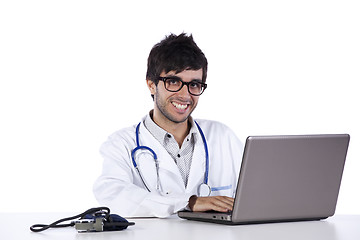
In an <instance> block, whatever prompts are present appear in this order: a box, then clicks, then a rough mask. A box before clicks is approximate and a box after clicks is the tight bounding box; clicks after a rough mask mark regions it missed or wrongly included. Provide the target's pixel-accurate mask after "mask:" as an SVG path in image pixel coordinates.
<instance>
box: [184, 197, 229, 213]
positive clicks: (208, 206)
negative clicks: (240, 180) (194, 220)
mask: <svg viewBox="0 0 360 240" xmlns="http://www.w3.org/2000/svg"><path fill="white" fill-rule="evenodd" d="M233 206H234V198H231V197H226V196H211V197H197V196H195V195H194V196H192V197H190V199H189V208H190V209H191V211H193V212H204V211H209V210H214V211H218V212H229V211H232V209H233Z"/></svg>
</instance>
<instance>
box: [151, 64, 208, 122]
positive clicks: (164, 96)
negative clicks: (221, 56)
mask: <svg viewBox="0 0 360 240" xmlns="http://www.w3.org/2000/svg"><path fill="white" fill-rule="evenodd" d="M202 75H203V71H202V69H199V70H184V71H182V72H179V73H176V72H175V71H170V72H168V73H165V72H164V71H163V72H162V73H161V74H160V77H178V78H180V79H181V80H182V81H183V82H191V81H201V79H202ZM147 83H148V87H149V89H150V92H151V94H153V95H154V116H153V118H154V121H155V122H156V123H157V124H158V125H160V126H162V125H163V126H164V124H169V123H170V124H174V123H175V124H178V123H185V122H186V120H187V119H188V118H189V116H190V115H191V113H192V112H193V111H194V109H195V108H196V105H197V103H198V100H199V96H193V95H191V94H190V93H189V91H188V87H187V86H185V85H184V86H183V87H182V88H181V89H180V91H178V92H170V91H168V90H166V89H165V85H164V84H165V83H164V82H163V81H159V83H158V84H157V86H156V85H155V83H154V82H153V81H151V80H147Z"/></svg>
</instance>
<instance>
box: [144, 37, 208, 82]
mask: <svg viewBox="0 0 360 240" xmlns="http://www.w3.org/2000/svg"><path fill="white" fill-rule="evenodd" d="M207 65H208V63H207V59H206V57H205V55H204V53H203V52H202V51H201V49H200V48H199V47H198V46H197V45H196V43H195V42H194V39H193V37H192V35H190V36H187V35H186V34H185V33H182V34H180V35H178V36H177V35H175V34H170V35H169V36H166V37H165V39H163V40H162V41H161V42H159V43H158V44H156V45H155V46H154V47H153V48H152V49H151V51H150V54H149V57H148V64H147V72H146V79H148V80H151V81H153V82H154V83H155V84H156V85H157V84H158V82H159V80H158V77H159V76H160V74H161V72H163V71H165V73H168V72H170V71H175V72H176V73H179V72H182V71H184V70H199V69H202V70H203V77H202V82H205V81H206V76H207Z"/></svg>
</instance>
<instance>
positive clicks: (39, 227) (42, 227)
mask: <svg viewBox="0 0 360 240" xmlns="http://www.w3.org/2000/svg"><path fill="white" fill-rule="evenodd" d="M99 211H106V212H105V214H106V215H105V218H108V217H109V215H110V209H109V208H108V207H98V208H91V209H89V210H86V211H85V212H83V213H81V214H78V215H76V216H73V217H68V218H63V219H60V220H58V221H56V222H53V223H51V224H49V225H46V224H34V225H32V226H31V227H30V230H31V231H33V232H41V231H44V230H46V229H49V228H61V227H72V226H74V225H75V223H73V222H72V223H68V224H59V223H62V222H65V221H70V220H74V219H77V218H83V217H85V216H86V215H87V214H94V213H96V212H99Z"/></svg>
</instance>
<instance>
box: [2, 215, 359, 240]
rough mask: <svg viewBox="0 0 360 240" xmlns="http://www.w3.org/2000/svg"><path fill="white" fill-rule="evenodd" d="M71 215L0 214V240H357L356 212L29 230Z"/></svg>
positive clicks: (149, 219) (174, 219)
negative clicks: (281, 219)
mask: <svg viewBox="0 0 360 240" xmlns="http://www.w3.org/2000/svg"><path fill="white" fill-rule="evenodd" d="M72 215H75V214H71V213H70V214H68V213H56V214H55V213H51V214H50V213H24V214H21V213H0V239H1V240H3V239H4V240H5V239H6V240H10V239H16V240H28V239H46V240H52V239H59V240H60V239H61V240H65V239H66V240H68V239H80V240H92V239H106V240H112V239H116V240H118V239H141V240H151V239H156V240H162V239H166V240H177V239H181V240H184V239H186V240H191V239H226V240H231V239H236V240H244V239H251V240H256V239H276V240H282V239H286V240H289V239H291V240H297V239H299V240H304V239H306V240H312V239H316V240H319V239H326V240H338V239H341V240H359V239H360V215H343V216H341V215H340V216H334V217H331V218H328V219H326V220H322V221H310V222H292V223H271V224H270V223H269V224H254V225H238V226H227V225H220V224H214V223H202V222H195V221H188V220H182V219H179V218H177V217H172V218H168V219H156V218H148V219H129V221H133V222H135V225H134V226H130V227H129V228H128V229H126V230H124V231H119V232H98V233H77V231H76V230H75V228H72V227H68V228H62V229H48V230H45V231H44V232H40V233H33V232H31V231H30V229H29V227H30V226H31V225H33V224H37V223H44V224H49V223H51V222H54V221H56V220H58V219H60V218H64V217H69V216H72Z"/></svg>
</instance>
